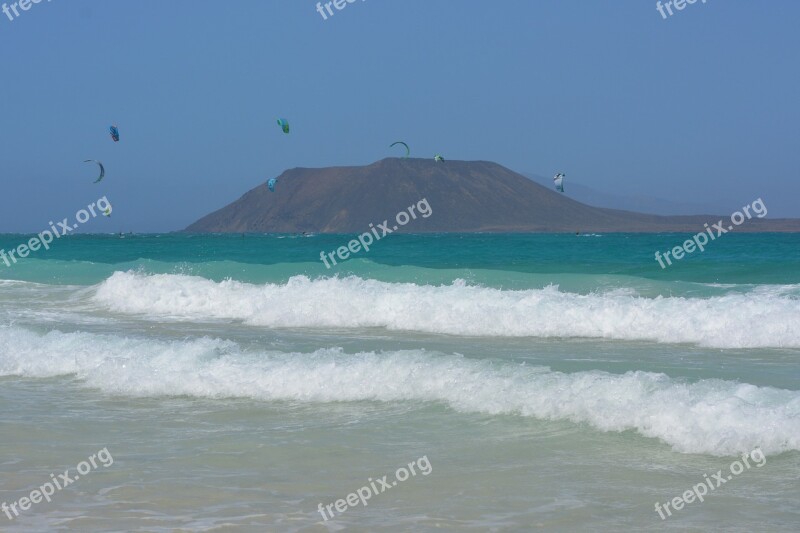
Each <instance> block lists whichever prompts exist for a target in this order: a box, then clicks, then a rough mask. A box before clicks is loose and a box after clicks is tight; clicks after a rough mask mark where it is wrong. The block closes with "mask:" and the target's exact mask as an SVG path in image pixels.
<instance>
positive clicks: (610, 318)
mask: <svg viewBox="0 0 800 533" xmlns="http://www.w3.org/2000/svg"><path fill="white" fill-rule="evenodd" d="M94 299H95V301H96V302H97V303H100V304H102V305H103V306H106V307H107V308H109V309H111V310H113V311H116V312H120V313H132V314H141V315H143V316H147V317H150V318H154V319H165V318H169V319H176V320H210V319H226V320H241V321H244V322H245V323H247V324H250V325H254V326H267V327H305V328H324V327H333V328H363V327H384V328H387V329H390V330H409V331H419V332H430V333H443V334H450V335H468V336H496V337H527V336H530V337H594V338H607V339H619V340H650V341H656V342H662V343H694V344H698V345H701V346H707V347H715V348H758V347H792V348H797V347H800V299H798V298H796V297H792V296H791V295H787V294H786V290H785V288H783V287H779V288H777V289H771V288H770V287H769V286H757V287H756V289H754V290H752V291H750V292H748V293H745V294H742V293H731V294H726V295H724V296H714V297H710V298H688V297H661V296H660V297H657V298H646V297H641V296H638V295H636V294H635V293H631V292H630V291H612V292H609V293H596V294H588V295H584V294H575V293H569V292H561V291H559V290H558V288H557V287H548V288H545V289H532V290H499V289H493V288H486V287H478V286H470V285H468V284H467V283H466V282H464V281H462V280H459V281H456V282H454V283H453V284H452V285H446V286H432V285H415V284H413V283H386V282H381V281H376V280H364V279H361V278H358V277H347V278H326V279H317V280H310V279H309V278H307V277H304V276H296V277H293V278H291V279H290V280H289V281H288V283H286V284H266V285H251V284H246V283H240V282H236V281H223V282H220V283H217V282H214V281H211V280H207V279H204V278H200V277H193V276H184V275H173V274H161V275H143V274H137V273H132V272H117V273H115V274H114V275H112V276H111V277H110V278H109V279H107V280H106V281H104V282H103V283H101V284H100V285H99V286H98V288H97V291H96V293H95V296H94Z"/></svg>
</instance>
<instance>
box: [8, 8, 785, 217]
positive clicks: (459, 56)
mask: <svg viewBox="0 0 800 533" xmlns="http://www.w3.org/2000/svg"><path fill="white" fill-rule="evenodd" d="M0 1H2V0H0ZM5 1H6V3H9V2H8V0H5ZM15 1H16V0H15ZM12 3H13V2H12ZM673 13H674V14H673V15H672V16H667V18H666V19H665V18H663V17H662V15H661V14H659V11H658V10H657V8H656V2H655V1H650V0H615V1H613V2H612V1H606V2H591V1H585V0H536V1H531V0H494V1H491V2H489V1H485V0H484V1H477V0H402V1H398V0H394V1H390V0H356V1H355V2H354V3H349V4H346V7H345V8H344V9H343V10H341V11H337V10H336V9H335V8H334V15H333V16H328V19H327V20H325V19H323V17H322V16H321V15H320V14H319V13H318V12H317V10H316V2H315V1H311V0H237V1H236V2H220V1H207V0H168V1H161V2H158V1H155V0H142V1H136V2H134V1H130V0H127V1H123V0H52V1H47V0H42V1H41V2H40V3H37V4H31V6H30V8H29V9H28V10H27V11H19V16H18V17H15V18H14V19H13V20H9V18H8V16H6V15H3V14H2V13H0V47H2V50H3V53H2V61H1V62H0V87H2V100H0V184H2V189H1V192H0V232H38V231H41V230H44V229H47V227H48V223H49V221H57V220H61V219H62V218H64V217H73V216H74V214H75V213H76V212H77V211H78V210H79V209H81V208H82V207H85V206H86V205H88V204H89V203H92V202H95V201H96V200H97V199H99V198H101V197H103V196H105V197H106V198H107V199H108V200H109V201H110V202H111V204H112V205H113V206H114V213H113V215H112V217H111V218H110V219H106V218H104V217H99V218H98V219H96V220H90V221H89V222H87V223H86V225H85V226H84V227H82V230H84V231H92V232H119V231H135V232H164V231H174V230H180V229H183V228H184V227H186V226H188V225H189V224H190V223H192V222H194V221H195V220H196V219H198V218H200V217H202V216H204V215H206V214H207V213H209V212H211V211H214V210H216V209H219V208H221V207H223V206H224V205H226V204H228V203H230V202H232V201H234V200H236V199H237V198H239V197H240V196H241V195H242V194H244V193H245V192H246V191H247V190H249V189H251V188H253V187H256V186H258V185H260V184H262V183H264V182H265V181H266V180H268V179H269V178H271V177H275V176H278V175H279V174H281V173H282V172H283V171H284V170H286V169H290V168H294V167H326V166H339V165H365V164H369V163H372V162H374V161H377V160H379V159H382V158H384V157H390V156H399V155H402V150H400V149H399V148H397V147H396V148H395V149H390V148H389V145H390V144H391V143H392V142H394V141H397V140H404V141H406V142H407V143H408V144H409V145H410V146H411V150H412V156H416V157H430V158H432V157H433V156H434V154H436V153H441V154H443V155H444V156H445V157H446V158H447V159H461V160H490V161H495V162H497V163H500V164H502V165H504V166H506V167H508V168H510V169H512V170H515V171H517V172H524V173H533V174H539V175H543V176H551V175H553V174H555V173H556V172H564V173H566V174H567V180H568V181H567V183H568V182H569V180H573V181H574V182H576V183H581V184H585V185H587V186H590V187H592V188H593V189H595V190H598V191H605V192H609V193H614V192H619V193H626V194H637V195H642V194H644V195H652V196H656V197H659V198H664V199H665V200H669V201H678V202H680V201H685V202H690V203H695V204H704V205H709V204H710V205H713V206H715V207H716V208H717V210H718V214H721V215H724V214H729V213H731V212H733V211H736V210H737V209H739V208H741V207H742V206H744V205H747V204H749V203H751V202H752V201H754V200H756V199H757V198H762V199H763V201H764V203H765V204H766V206H767V207H768V209H769V216H770V217H800V202H798V201H797V200H798V196H800V195H799V194H798V193H800V184H798V178H799V177H800V176H799V175H798V174H799V173H800V127H799V126H798V125H799V124H800V99H798V94H800V68H798V64H800V63H798V58H799V57H800V54H799V53H798V52H800V31H798V29H797V24H798V21H800V2H796V1H795V0H771V1H770V2H761V1H756V0H725V1H722V0H707V1H706V3H702V0H698V1H697V2H696V3H695V4H692V5H688V4H687V5H686V6H685V8H684V9H683V10H681V11H675V10H674V9H673ZM326 14H327V13H326ZM12 16H13V13H12ZM278 117H285V118H287V119H288V120H289V121H290V124H291V127H292V132H291V133H290V134H289V135H284V134H283V133H282V132H281V130H280V128H279V127H278V125H277V124H276V119H277V118H278ZM111 124H117V125H118V126H119V128H120V132H121V137H122V140H121V142H120V143H118V144H115V143H113V142H112V141H111V139H110V137H109V135H108V126H109V125H111ZM86 159H97V160H101V161H102V162H103V163H104V165H105V167H106V177H105V179H104V180H103V181H102V182H101V183H99V184H94V183H92V182H93V181H94V179H95V178H96V177H97V167H96V166H95V165H93V164H85V163H84V162H83V161H84V160H86Z"/></svg>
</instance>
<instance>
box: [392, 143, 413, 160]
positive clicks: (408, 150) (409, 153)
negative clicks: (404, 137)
mask: <svg viewBox="0 0 800 533" xmlns="http://www.w3.org/2000/svg"><path fill="white" fill-rule="evenodd" d="M396 144H402V145H403V146H405V147H406V157H408V156H410V155H411V148H409V147H408V145H407V144H406V143H404V142H403V141H397V142H393V143H392V144H390V145H389V148H394V146H395V145H396Z"/></svg>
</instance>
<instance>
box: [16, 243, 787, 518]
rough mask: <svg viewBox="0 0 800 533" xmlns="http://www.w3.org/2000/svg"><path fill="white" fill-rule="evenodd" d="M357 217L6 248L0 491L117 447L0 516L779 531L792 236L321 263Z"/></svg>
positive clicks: (520, 247)
mask: <svg viewBox="0 0 800 533" xmlns="http://www.w3.org/2000/svg"><path fill="white" fill-rule="evenodd" d="M349 238H350V237H348V236H337V235H334V236H315V237H310V238H289V236H255V235H248V236H244V237H243V236H187V235H161V236H126V238H125V239H120V238H118V237H116V236H77V237H70V238H68V239H64V240H63V241H62V242H57V243H56V245H55V246H54V247H53V248H52V249H51V250H49V251H40V252H39V253H38V254H36V255H35V256H34V257H32V258H29V259H26V260H23V261H21V262H20V263H18V264H16V265H13V266H12V267H10V268H9V267H5V266H4V265H2V264H0V279H3V280H5V281H0V341H2V342H0V345H2V346H3V348H2V349H0V413H2V415H0V435H2V437H1V438H0V457H2V461H0V502H3V501H4V502H7V503H8V504H10V503H12V502H18V501H19V499H20V498H21V497H24V496H27V495H29V494H30V492H31V491H32V490H34V489H36V488H37V487H39V486H41V485H42V484H44V483H46V482H47V481H48V480H50V474H51V473H60V472H63V471H64V470H65V469H71V470H72V471H73V472H74V471H75V467H76V465H77V464H78V463H80V462H81V461H84V460H86V459H87V458H88V457H89V456H91V455H92V454H94V453H96V452H97V451H98V450H101V449H103V448H107V450H108V451H109V453H110V454H111V455H113V464H111V465H110V466H108V467H105V466H102V465H100V466H99V467H98V468H97V469H95V470H94V471H92V472H91V474H90V475H86V476H84V477H82V478H81V479H80V480H78V481H76V482H75V483H73V484H72V485H70V486H69V487H66V488H64V489H63V490H60V491H58V492H56V493H55V494H54V495H53V497H52V501H51V502H49V503H48V502H40V503H36V504H34V505H33V506H32V507H31V508H30V509H29V510H26V511H23V512H22V513H21V515H20V516H18V517H14V520H13V521H12V520H8V519H7V517H6V516H5V515H3V514H0V524H2V526H0V529H4V530H5V529H7V530H9V531H15V530H19V531H38V530H41V531H53V530H56V531H57V530H65V531H66V530H80V531H109V530H120V531H122V530H124V531H172V530H175V529H180V528H183V529H184V530H201V531H203V530H205V531H212V530H214V531H225V530H237V531H264V530H269V531H325V530H330V531H338V530H345V529H346V530H348V531H374V530H376V529H378V528H387V529H389V530H395V531H400V530H415V531H419V530H474V531H523V530H531V529H533V530H536V529H542V530H569V531H596V530H621V529H626V530H650V529H652V530H655V529H663V528H668V529H670V528H671V529H676V530H698V531H699V530H701V529H702V530H706V531H707V530H721V529H725V530H730V531H752V530H768V531H793V530H796V524H797V523H798V519H800V513H798V511H797V509H798V503H800V488H799V487H798V483H797V479H798V474H799V473H800V386H798V385H800V370H799V367H798V355H800V268H798V266H800V236H793V235H726V237H725V240H720V241H717V242H715V243H713V244H714V246H713V248H712V247H711V246H709V249H708V250H707V251H706V252H705V253H704V254H701V255H697V254H695V255H694V256H689V257H687V258H686V259H685V260H683V261H681V262H680V263H677V264H675V265H673V266H671V267H669V268H668V269H665V270H662V269H661V268H660V267H659V266H658V263H657V262H656V261H655V260H654V253H655V251H656V250H662V251H663V250H667V249H669V248H670V247H672V246H674V245H675V244H676V243H678V244H679V243H680V242H682V236H681V235H677V234H664V235H602V236H589V237H583V236H581V237H576V236H574V235H521V236H520V235H514V236H511V235H509V236H504V235H472V236H467V235H450V236H443V235H430V236H404V235H395V236H392V237H391V238H387V239H386V240H385V241H380V242H379V243H378V244H377V245H376V246H375V247H374V249H373V250H371V251H370V252H369V253H367V254H363V256H362V257H358V258H355V259H352V260H349V261H347V262H345V263H343V264H341V265H337V267H335V268H334V269H332V270H327V269H326V268H325V267H324V265H323V264H322V262H321V261H319V254H320V252H321V251H327V250H333V249H335V248H337V247H338V246H341V245H342V244H346V243H347V241H348V240H349ZM18 242H24V238H23V237H22V236H0V248H2V247H5V248H6V249H8V248H10V247H12V246H14V245H15V244H16V243H18ZM756 447H758V448H759V449H760V450H761V451H763V453H764V454H765V461H764V463H763V464H762V466H757V465H755V464H753V465H752V466H751V467H750V468H746V469H745V470H744V471H743V472H742V473H741V474H739V475H736V476H732V478H731V479H730V480H728V481H727V482H726V483H725V484H723V485H721V486H719V487H718V488H715V489H714V490H712V491H710V493H709V494H708V496H707V497H706V498H705V501H704V502H699V501H695V502H693V503H690V504H687V505H686V507H685V508H683V509H682V510H679V511H673V515H672V516H670V517H667V518H666V519H665V520H662V519H661V517H660V516H659V514H658V513H657V512H656V510H655V503H656V502H660V503H661V504H663V503H665V502H667V501H670V500H672V499H673V498H674V497H676V496H680V495H681V494H682V493H684V492H685V491H686V490H688V489H691V488H692V487H693V486H695V485H697V484H698V483H702V482H703V481H704V479H705V478H704V474H707V475H708V476H711V475H712V474H714V473H716V472H717V471H718V470H723V471H724V472H729V470H728V468H729V465H731V464H732V463H733V462H734V461H736V460H737V458H741V454H742V453H745V452H750V451H752V450H753V449H754V448H756ZM422 457H426V458H427V460H428V461H429V463H430V466H431V470H430V472H429V473H428V474H427V475H423V474H422V473H419V472H418V473H417V474H416V475H414V476H411V477H410V478H409V479H407V480H405V481H402V482H399V483H397V485H396V486H393V487H392V488H391V489H390V490H386V491H385V492H384V493H380V494H376V495H374V496H373V497H372V498H370V499H369V501H368V502H367V503H368V505H366V506H364V505H362V504H358V505H356V506H352V507H350V508H348V509H347V510H346V511H345V512H343V513H338V512H337V513H336V516H335V517H334V518H332V519H330V520H327V521H325V520H323V519H322V516H321V515H320V513H319V512H318V505H319V504H323V506H324V505H326V504H331V503H334V502H335V501H336V500H338V499H343V498H346V497H347V495H348V494H349V493H352V492H355V491H357V490H358V489H359V488H361V487H362V486H366V485H368V480H369V479H370V478H372V479H373V480H374V479H377V478H381V477H382V476H383V475H389V478H388V479H390V480H391V479H393V478H394V476H395V471H396V470H397V469H398V468H400V467H403V466H407V465H408V464H409V463H411V462H413V461H415V460H417V459H418V458H422ZM753 462H754V461H753V460H751V463H753ZM12 514H13V513H12Z"/></svg>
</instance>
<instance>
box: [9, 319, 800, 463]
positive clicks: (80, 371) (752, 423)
mask: <svg viewBox="0 0 800 533" xmlns="http://www.w3.org/2000/svg"><path fill="white" fill-rule="evenodd" d="M0 346H2V347H3V348H0V376H8V375H16V376H26V377H50V376H59V375H71V374H75V375H77V377H78V378H79V379H80V380H82V383H84V384H85V385H86V386H88V387H92V388H97V389H100V390H101V391H104V392H106V393H111V394H123V395H131V396H174V395H190V396H195V397H203V398H233V397H240V398H252V399H256V400H265V401H275V400H283V401H287V400H289V401H300V402H309V403H325V402H350V401H379V402H400V401H418V402H419V401H421V402H440V403H443V404H445V405H447V406H449V407H450V408H452V409H454V410H457V411H461V412H467V413H485V414H490V415H521V416H526V417H535V418H538V419H546V420H570V421H572V422H575V423H585V424H588V425H590V426H591V427H593V428H596V429H599V430H602V431H620V432H621V431H626V430H635V431H636V432H638V433H639V434H641V435H644V436H646V437H652V438H657V439H660V440H662V441H663V442H665V443H667V444H669V445H671V446H672V447H673V449H675V450H676V451H680V452H686V453H704V454H713V455H732V454H735V453H739V452H744V451H749V450H752V449H753V448H754V447H755V446H761V448H762V449H763V450H764V452H765V453H780V452H783V451H786V450H800V392H799V391H788V390H780V389H775V388H769V387H757V386H754V385H748V384H740V383H735V382H731V381H722V380H702V381H699V382H694V383H689V382H683V381H678V380H674V379H671V378H669V377H668V376H666V375H664V374H656V373H648V372H628V373H626V374H622V375H615V374H609V373H606V372H599V371H591V372H577V373H572V374H565V373H561V372H553V371H550V370H549V369H547V368H543V367H530V366H525V365H519V364H511V363H503V362H498V361H486V360H482V361H478V360H470V359H466V358H463V357H460V356H455V355H445V354H437V353H431V352H425V351H396V352H386V353H358V354H345V353H343V352H342V350H341V349H325V350H317V351H315V352H313V353H282V352H245V351H242V350H241V349H240V347H239V346H238V345H237V344H235V343H233V342H230V341H223V340H218V339H209V338H201V339H194V340H183V341H173V342H167V341H156V340H148V339H132V338H121V337H116V336H109V335H95V334H89V333H61V332H57V331H53V332H50V333H48V334H46V335H39V334H36V333H33V332H31V331H28V330H25V329H22V328H17V327H6V328H0Z"/></svg>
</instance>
